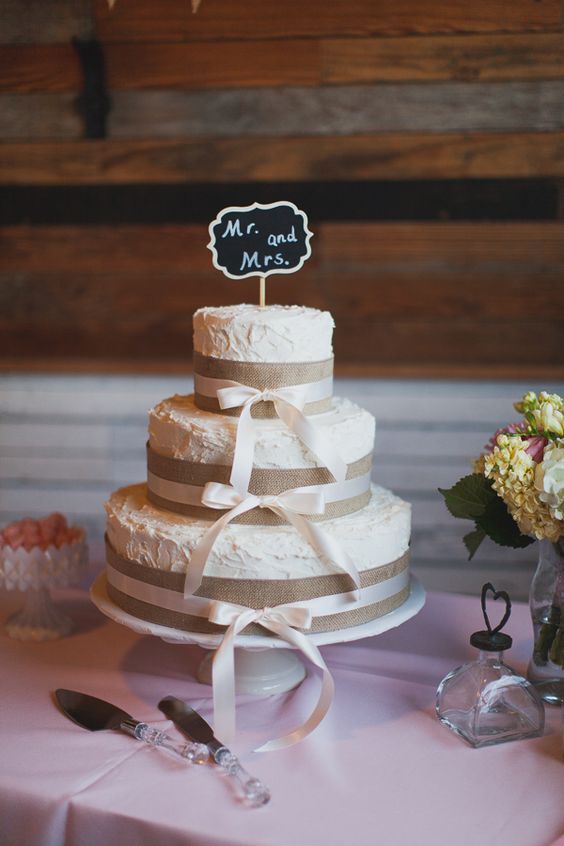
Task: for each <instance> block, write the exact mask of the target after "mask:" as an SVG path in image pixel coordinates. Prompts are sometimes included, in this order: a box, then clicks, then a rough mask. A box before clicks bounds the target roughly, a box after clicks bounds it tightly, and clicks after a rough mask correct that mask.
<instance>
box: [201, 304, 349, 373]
mask: <svg viewBox="0 0 564 846" xmlns="http://www.w3.org/2000/svg"><path fill="white" fill-rule="evenodd" d="M334 325H335V324H334V323H333V318H332V316H331V314H330V313H329V312H328V311H319V310H318V309H316V308H306V307H305V306H281V305H269V306H264V307H262V308H261V307H260V306H258V305H248V304H245V303H241V304H239V305H231V306H221V307H219V308H201V309H199V310H198V311H197V312H196V313H195V314H194V351H195V352H196V353H199V354H200V355H202V356H206V357H213V358H218V359H223V360H226V361H243V362H265V363H266V362H269V363H279V362H314V361H326V360H327V359H329V358H331V357H332V355H333V348H332V346H331V339H332V335H333V328H334Z"/></svg>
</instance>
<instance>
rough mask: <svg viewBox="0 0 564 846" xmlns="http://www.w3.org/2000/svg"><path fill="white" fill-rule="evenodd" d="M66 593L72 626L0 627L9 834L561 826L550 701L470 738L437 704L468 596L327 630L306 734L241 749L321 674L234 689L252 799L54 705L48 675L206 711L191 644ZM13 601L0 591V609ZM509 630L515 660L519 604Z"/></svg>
mask: <svg viewBox="0 0 564 846" xmlns="http://www.w3.org/2000/svg"><path fill="white" fill-rule="evenodd" d="M63 597H64V604H65V605H66V610H67V611H69V612H70V613H71V614H72V615H73V616H74V617H75V618H76V620H77V621H78V625H79V628H78V631H77V633H75V634H74V635H73V636H71V637H68V638H66V639H64V640H61V641H58V642H54V643H46V644H32V643H18V642H16V641H12V640H10V639H9V638H8V637H7V636H6V634H5V632H4V631H2V632H1V634H0V659H1V660H0V667H1V672H2V676H1V680H2V681H1V725H0V843H1V844H2V846H59V844H61V846H63V844H64V845H65V846H98V844H104V846H113V844H127V846H147V844H155V845H156V844H158V846H177V844H178V846H180V844H183V846H186V844H190V846H212V844H213V846H215V844H217V845H218V846H219V844H222V846H223V844H230V845H231V844H233V845H234V844H241V846H253V844H257V846H258V844H261V846H262V844H264V845H265V846H266V844H268V846H275V844H279V845H280V846H288V844H292V843H294V844H296V846H318V844H319V846H332V845H333V844H335V846H337V844H343V843H345V844H347V843H351V844H354V846H363V845H364V844H367V845H368V844H370V846H373V844H374V843H381V844H387V846H398V845H399V846H403V844H417V846H425V845H426V844H433V846H436V844H439V846H442V844H448V846H477V844H480V846H489V844H492V846H548V844H551V843H554V841H555V840H556V839H557V838H558V837H559V836H560V835H562V833H563V831H564V766H563V758H562V745H561V722H560V720H561V712H560V709H557V708H549V709H547V711H548V713H547V729H546V734H545V736H544V737H542V738H539V739H536V740H528V741H524V742H520V743H509V744H505V745H502V746H497V747H489V748H486V749H481V750H474V749H471V748H469V747H467V746H466V745H465V744H464V743H463V742H462V741H460V740H459V739H458V738H457V737H455V736H454V735H453V734H452V733H451V732H449V731H448V730H447V729H445V728H444V727H443V726H441V725H440V724H439V723H438V722H437V720H436V719H435V716H434V700H435V689H436V686H437V684H438V682H439V681H440V679H441V678H442V676H443V675H445V673H446V672H447V671H448V670H450V669H451V668H452V667H454V666H456V665H457V664H460V663H462V662H464V661H465V660H466V659H468V658H469V657H470V656H471V655H472V654H473V653H474V650H473V649H472V648H471V647H470V646H469V644H468V635H469V634H470V632H472V631H473V630H474V629H476V628H479V627H480V614H479V602H477V601H476V599H468V598H464V597H459V596H448V595H440V594H436V595H430V596H429V598H428V602H427V606H426V607H425V609H424V610H423V611H422V612H421V614H420V615H419V616H418V617H417V618H415V619H413V620H411V621H410V622H409V623H407V624H406V625H404V626H403V627H402V628H401V629H398V630H397V631H391V632H389V633H387V634H385V635H381V636H380V637H377V638H373V639H369V640H363V641H358V642H356V643H349V644H342V645H336V646H329V647H324V648H323V654H324V656H325V659H326V661H327V663H328V665H329V667H330V669H331V671H332V673H333V675H334V678H335V682H336V697H335V702H334V704H333V707H332V709H331V712H330V714H329V716H328V717H327V718H326V720H325V721H324V723H323V724H322V725H321V726H320V727H319V728H318V729H317V730H316V731H315V733H314V734H313V735H312V736H311V737H310V738H309V739H308V740H306V741H305V742H303V743H302V744H300V745H299V746H296V747H293V748H290V749H287V750H283V751H280V752H272V753H265V754H256V755H255V754H251V753H250V751H249V750H250V749H251V748H252V747H253V746H254V745H256V744H257V743H258V742H259V741H260V740H263V739H265V738H266V737H267V736H268V735H269V733H270V732H271V731H272V727H273V726H274V727H275V729H274V730H275V731H277V732H278V731H279V732H281V731H282V730H283V729H285V728H288V727H290V726H293V725H294V724H295V723H296V722H298V721H299V720H300V719H301V718H302V717H303V715H305V714H306V713H307V711H308V708H309V707H310V706H311V704H312V703H313V701H314V700H315V697H316V694H317V689H318V688H317V685H318V683H319V682H318V679H316V678H315V677H314V676H308V678H307V680H306V681H305V682H304V683H303V684H302V685H301V686H300V687H299V688H298V689H297V690H296V691H293V692H291V693H288V694H284V695H279V696H273V697H270V698H267V699H252V698H251V697H247V698H246V699H241V700H239V707H238V720H239V726H240V734H239V736H238V741H237V744H235V747H234V748H235V750H236V751H237V752H239V753H240V755H241V757H242V758H243V762H244V763H245V764H246V765H247V766H248V768H249V769H251V770H252V771H253V772H255V773H256V774H257V775H258V776H259V777H261V778H263V779H264V781H265V782H266V783H267V784H268V785H269V786H270V788H271V791H272V796H273V799H272V801H271V803H270V805H269V806H267V807H265V808H262V809H259V810H251V809H247V808H244V807H242V806H241V805H239V804H238V803H237V802H236V801H235V800H234V796H233V793H232V792H231V789H230V784H229V783H228V782H227V781H226V780H225V779H223V778H222V777H221V776H220V775H219V774H218V772H217V771H215V770H214V769H213V767H211V766H210V767H198V768H190V767H188V766H186V765H184V763H183V762H182V761H180V762H177V761H176V760H175V759H174V758H172V757H169V756H168V755H166V753H163V752H162V751H159V750H154V749H150V748H148V747H145V746H144V745H143V744H140V743H137V742H135V741H134V740H132V739H130V738H129V737H127V736H124V735H121V734H119V733H117V732H103V733H98V734H91V733H89V732H87V731H83V730H81V729H80V728H78V727H77V726H75V725H74V724H72V723H70V722H69V721H68V720H66V719H65V718H64V717H63V716H62V715H61V714H60V713H59V712H58V711H57V709H56V708H55V707H54V705H53V704H52V702H51V699H50V692H51V691H52V690H54V689H55V688H56V687H70V688H75V689H79V690H83V691H86V692H89V693H92V694H94V695H98V696H101V697H104V698H106V699H109V700H111V701H113V702H115V703H117V704H119V705H120V706H122V707H123V708H125V709H126V710H128V711H131V713H132V714H133V715H134V716H136V717H137V718H139V719H143V720H146V721H147V722H152V723H156V724H159V725H160V726H161V727H163V728H164V727H167V726H169V723H167V722H166V721H165V720H163V719H162V715H161V714H160V712H159V711H158V709H157V708H156V702H157V701H158V700H159V698H160V697H161V696H163V695H164V694H167V693H173V694H176V695H178V696H180V697H182V698H184V699H187V700H189V701H190V702H192V703H193V704H194V705H195V706H196V707H197V708H199V709H201V710H202V712H203V713H204V714H205V715H211V703H210V689H209V688H208V687H206V686H203V685H200V684H198V683H197V682H196V681H194V679H193V672H194V668H195V666H196V663H197V661H198V660H199V658H200V656H201V653H200V651H199V650H198V649H197V648H196V647H190V646H178V645H171V644H166V643H164V642H162V641H159V640H157V639H155V638H150V637H140V636H138V635H136V634H135V633H133V632H132V631H129V630H128V629H126V628H123V627H120V626H119V625H116V624H114V623H112V622H110V621H108V620H106V619H105V618H103V617H102V616H101V615H100V614H99V613H98V612H97V611H96V610H95V609H94V608H93V607H92V606H91V605H90V603H89V600H88V598H87V596H86V595H84V594H80V593H67V594H64V595H63ZM19 602H20V599H19V597H18V596H17V595H15V596H14V595H13V594H10V595H8V594H4V595H3V597H2V605H1V607H0V621H2V620H4V619H5V618H6V616H7V615H8V613H9V612H10V610H13V609H14V608H15V607H16V605H17V604H18V603H19ZM508 630H509V632H510V633H511V634H512V635H513V637H514V639H515V644H514V648H513V650H512V651H511V653H510V654H509V658H510V660H511V662H512V663H513V664H514V666H516V667H518V668H520V669H521V670H523V669H524V667H525V664H526V657H527V653H528V650H529V648H530V638H529V621H528V613H527V609H526V608H525V606H523V605H517V606H516V607H515V609H514V614H513V617H512V620H511V622H510V624H509V627H508Z"/></svg>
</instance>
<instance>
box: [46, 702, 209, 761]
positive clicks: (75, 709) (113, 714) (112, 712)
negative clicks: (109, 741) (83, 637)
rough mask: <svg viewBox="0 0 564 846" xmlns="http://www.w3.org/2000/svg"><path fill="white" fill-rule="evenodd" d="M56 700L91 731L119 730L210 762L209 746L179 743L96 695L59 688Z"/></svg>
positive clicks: (194, 758) (67, 713) (186, 756)
mask: <svg viewBox="0 0 564 846" xmlns="http://www.w3.org/2000/svg"><path fill="white" fill-rule="evenodd" d="M55 699H56V700H57V703H58V705H59V707H60V709H61V711H62V712H63V714H64V715H65V716H66V717H68V718H69V719H70V720H72V721H73V722H74V723H76V724H77V725H79V726H82V728H85V729H88V730H89V731H104V729H118V730H119V731H123V732H125V734H130V735H131V736H132V737H135V738H136V739H137V740H142V741H143V742H144V743H148V744H149V746H162V747H163V749H168V750H169V751H170V752H174V753H176V754H177V755H180V757H181V758H185V759H186V760H187V761H190V763H192V764H205V763H206V762H207V761H208V759H209V753H208V750H207V747H206V745H205V744H202V743H177V742H176V741H175V740H174V738H172V737H170V735H168V734H166V732H164V731H161V730H160V729H158V728H154V727H153V726H149V725H147V723H143V722H141V721H140V720H136V719H134V718H133V717H132V716H131V714H128V713H127V711H123V710H122V709H121V708H118V707H116V706H115V705H112V704H111V702H105V701H104V700H103V699H98V698H97V697H96V696H90V695H89V694H88V693H79V691H78V690H65V689H64V688H59V689H58V690H56V691H55Z"/></svg>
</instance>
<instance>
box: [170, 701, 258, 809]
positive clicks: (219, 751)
mask: <svg viewBox="0 0 564 846" xmlns="http://www.w3.org/2000/svg"><path fill="white" fill-rule="evenodd" d="M159 708H160V709H161V711H162V712H163V714H164V715H165V716H166V717H168V718H169V720H172V722H173V723H174V725H175V726H176V728H177V729H178V730H179V731H180V732H182V734H183V735H184V736H185V737H187V738H189V740H193V741H197V742H199V743H205V744H206V746H207V748H208V749H209V751H210V752H211V755H212V758H213V760H214V761H215V763H216V764H217V765H218V766H219V767H221V769H222V770H223V771H224V772H226V773H227V775H229V776H232V777H233V778H235V779H236V780H237V781H238V782H239V784H240V786H241V789H242V790H243V793H244V796H245V800H246V801H247V803H248V804H249V805H251V806H252V807H253V808H259V807H260V806H261V805H266V804H267V802H269V801H270V791H269V789H268V787H267V786H266V785H265V784H263V783H262V781H259V779H258V778H254V776H252V775H251V774H250V773H249V772H247V770H245V769H244V767H242V766H241V763H240V761H239V759H238V758H237V756H236V755H234V754H233V752H231V751H230V750H229V749H228V748H227V747H226V746H224V745H223V743H221V742H220V741H219V740H218V739H217V738H216V737H215V736H214V733H213V729H212V727H211V726H210V725H209V724H208V723H206V721H205V720H204V718H203V717H202V716H201V715H200V714H198V712H197V711H195V710H194V708H192V707H191V706H190V705H188V704H187V703H186V702H183V701H182V699H177V698H176V697H175V696H165V698H164V699H161V701H160V702H159Z"/></svg>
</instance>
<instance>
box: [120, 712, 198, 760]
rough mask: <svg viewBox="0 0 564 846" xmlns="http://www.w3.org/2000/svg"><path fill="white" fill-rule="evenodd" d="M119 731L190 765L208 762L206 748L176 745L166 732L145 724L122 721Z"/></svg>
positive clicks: (189, 744)
mask: <svg viewBox="0 0 564 846" xmlns="http://www.w3.org/2000/svg"><path fill="white" fill-rule="evenodd" d="M120 729H121V730H122V731H125V732H126V733H127V734H131V735H132V736H133V737H135V738H136V739H137V740H141V741H143V743H147V744H148V745H149V746H162V747H163V749H168V751H169V752H174V753H175V754H176V755H179V756H180V757H181V758H184V759H185V760H187V761H189V762H190V763H191V764H205V763H207V761H208V760H209V752H208V748H207V746H205V745H204V744H203V743H178V742H177V741H176V740H174V738H172V737H171V736H170V735H169V734H167V733H166V732H164V731H161V730H160V729H157V728H153V727H152V726H150V725H148V724H147V723H139V722H137V720H123V722H122V723H121V724H120Z"/></svg>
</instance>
